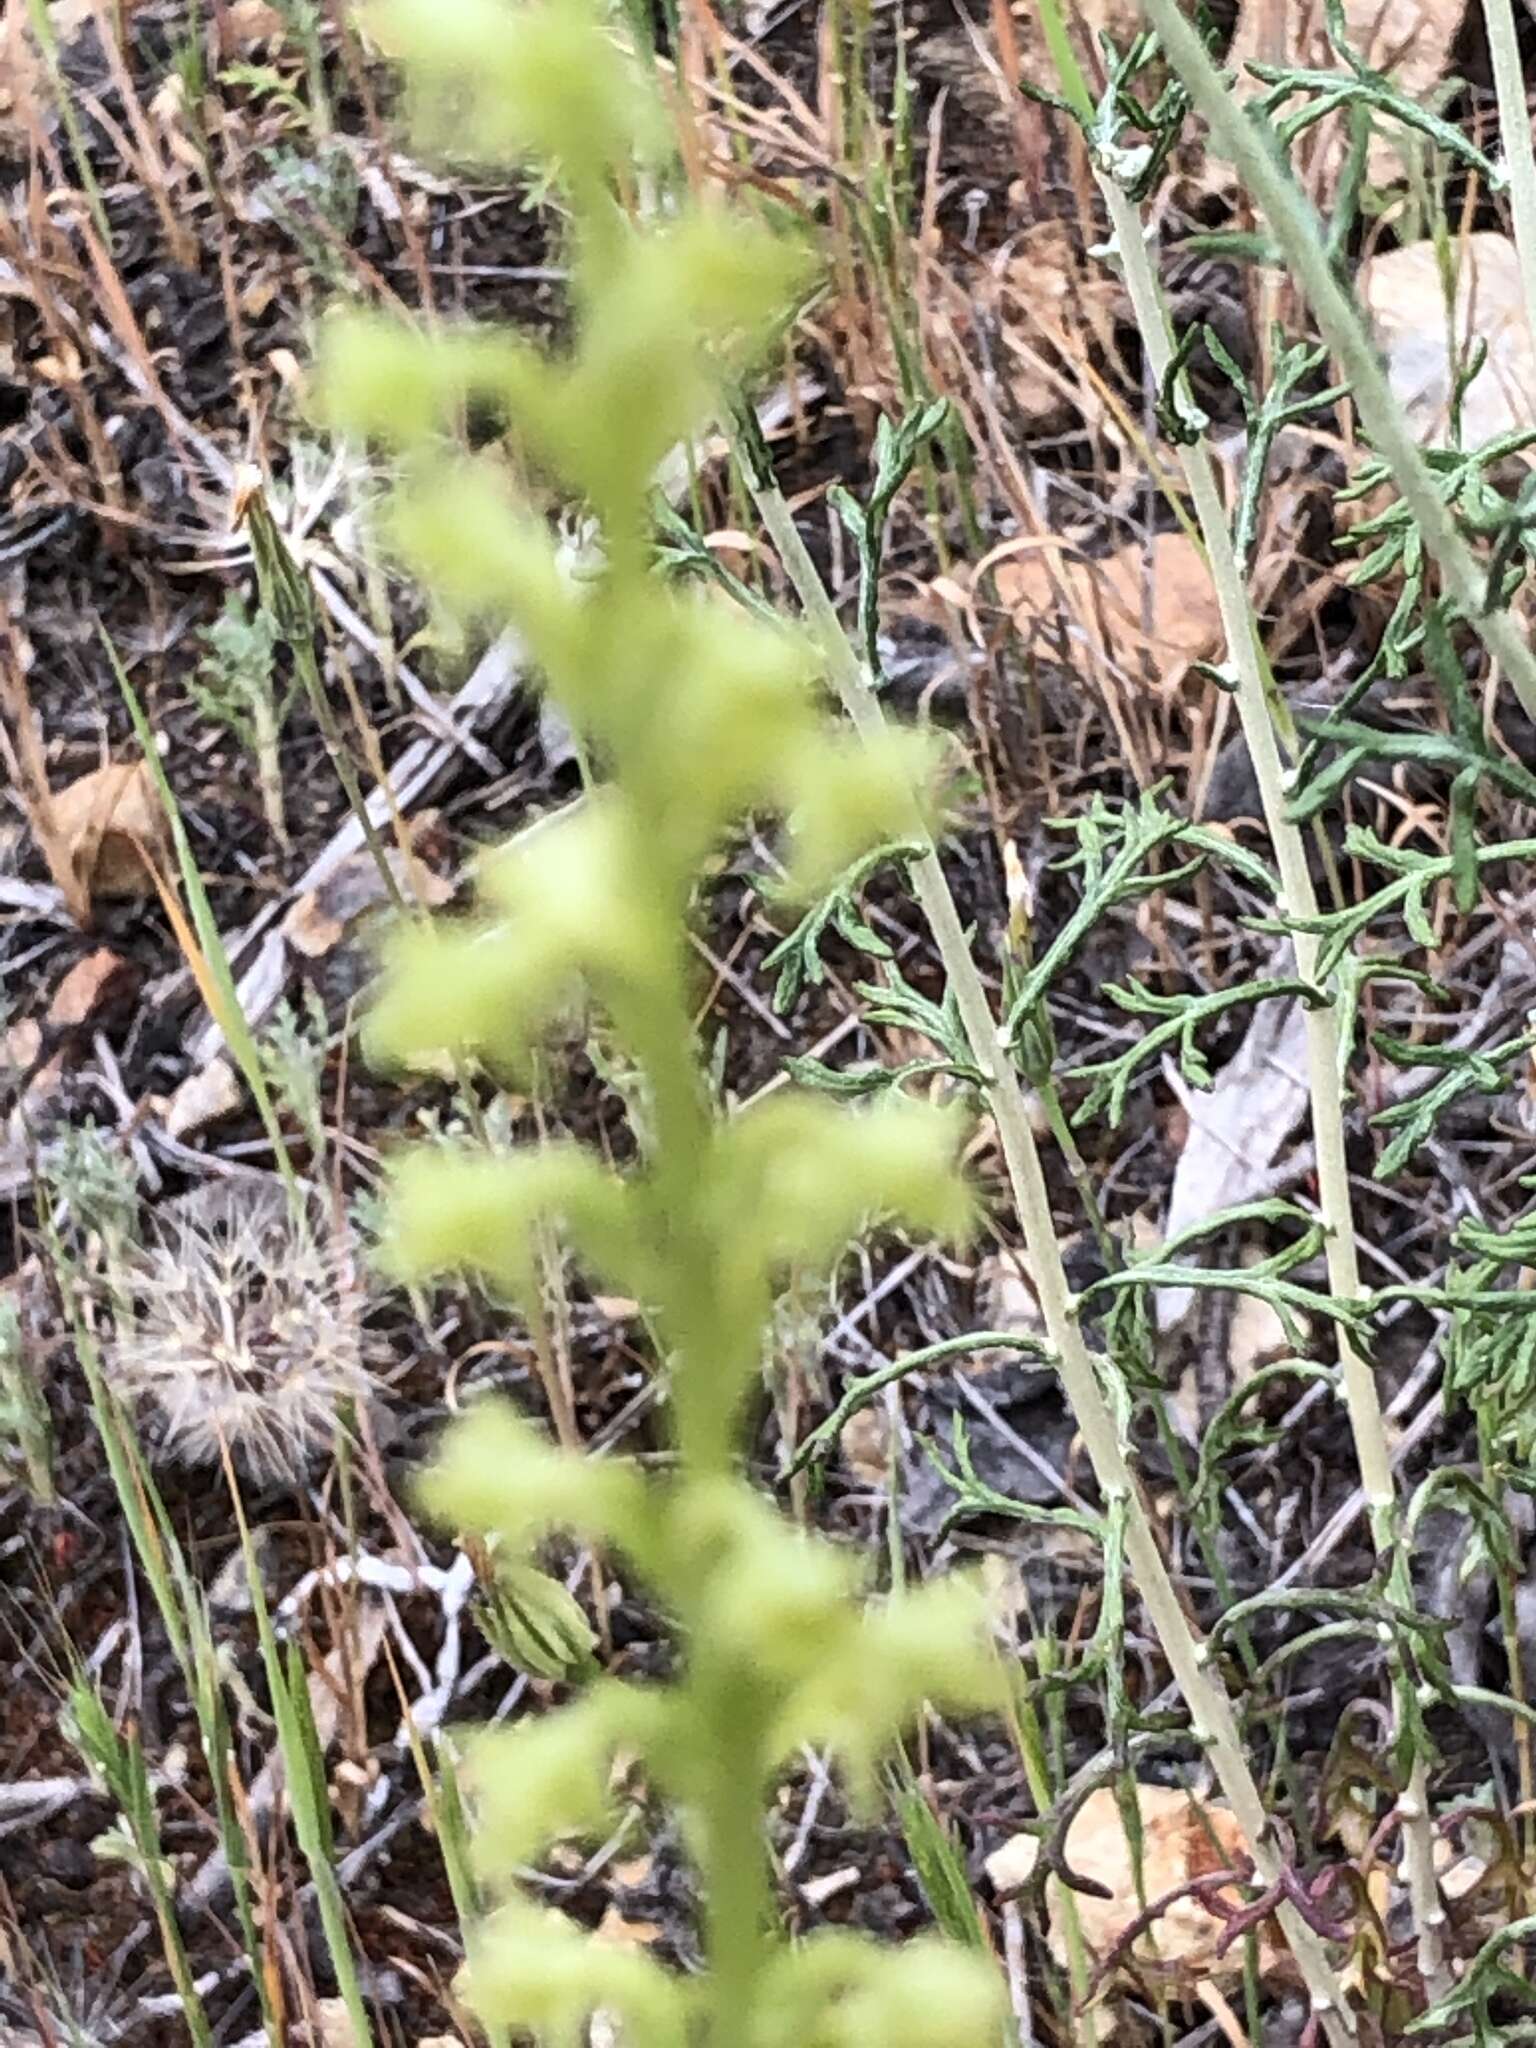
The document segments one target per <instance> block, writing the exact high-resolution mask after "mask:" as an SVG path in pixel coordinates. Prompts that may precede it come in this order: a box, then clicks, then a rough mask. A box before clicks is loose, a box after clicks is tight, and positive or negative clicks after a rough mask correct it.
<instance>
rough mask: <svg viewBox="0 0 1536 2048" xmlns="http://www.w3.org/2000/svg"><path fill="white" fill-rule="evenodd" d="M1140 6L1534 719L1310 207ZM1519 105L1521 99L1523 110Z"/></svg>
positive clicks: (1188, 37)
mask: <svg viewBox="0 0 1536 2048" xmlns="http://www.w3.org/2000/svg"><path fill="white" fill-rule="evenodd" d="M1142 6H1143V9H1144V11H1145V14H1146V17H1147V19H1148V21H1149V22H1150V23H1151V25H1152V26H1153V27H1154V28H1155V29H1156V30H1157V33H1158V35H1159V37H1160V38H1161V40H1162V44H1163V48H1164V50H1165V51H1166V52H1167V55H1168V61H1169V63H1170V64H1171V65H1172V66H1173V68H1174V70H1175V71H1176V72H1177V73H1178V74H1179V76H1180V78H1181V79H1182V80H1183V82H1184V86H1185V88H1186V90H1187V91H1188V93H1189V96H1190V99H1191V101H1192V102H1193V104H1194V106H1195V107H1196V109H1197V110H1198V111H1199V112H1200V113H1201V114H1202V115H1204V117H1205V119H1206V121H1207V123H1208V124H1209V126H1210V131H1211V136H1212V139H1213V141H1214V142H1215V144H1216V145H1217V147H1218V148H1219V149H1220V151H1221V154H1222V155H1223V156H1225V157H1227V158H1229V159H1230V161H1231V162H1232V163H1233V164H1235V165H1236V167H1237V171H1238V174H1239V176H1240V177H1241V179H1242V183H1243V188H1244V190H1245V191H1246V192H1247V194H1248V196H1249V198H1250V199H1251V200H1253V201H1254V203H1255V204H1256V205H1257V206H1258V207H1259V208H1260V209H1261V210H1262V212H1263V213H1264V214H1265V216H1266V217H1267V219H1268V221H1269V225H1270V230H1271V232H1272V233H1273V235H1274V237H1275V240H1276V241H1277V242H1278V243H1279V245H1280V248H1281V251H1282V253H1283V255H1284V259H1285V262H1286V263H1287V265H1288V266H1289V268H1290V270H1291V272H1292V273H1293V275H1294V276H1295V277H1296V278H1297V280H1298V281H1299V282H1300V284H1301V287H1302V290H1303V291H1304V292H1305V293H1306V295H1307V298H1308V299H1309V300H1310V302H1311V305H1312V311H1313V313H1314V315H1315V316H1316V319H1317V324H1318V328H1319V330H1320V332H1321V334H1322V336H1323V339H1324V340H1325V341H1326V342H1327V343H1328V346H1329V347H1330V348H1331V349H1332V351H1333V353H1334V355H1335V356H1336V357H1337V358H1338V361H1339V364H1340V367H1341V369H1342V370H1343V373H1344V375H1345V377H1346V378H1347V379H1348V382H1349V387H1350V390H1351V392H1352V393H1353V395H1354V401H1355V404H1356V406H1357V407H1358V409H1359V413H1360V417H1361V420H1362V421H1363V422H1364V425H1365V429H1366V432H1367V433H1368V434H1369V435H1370V437H1371V441H1372V443H1373V445H1374V446H1375V448H1376V449H1377V450H1378V452H1379V453H1380V455H1381V457H1382V459H1383V460H1384V461H1385V462H1386V464H1387V466H1388V467H1389V469H1390V470H1391V472H1392V477H1393V481H1394V482H1395V483H1396V485H1397V488H1398V490H1399V491H1400V492H1401V493H1402V496H1403V499H1404V502H1405V503H1406V504H1407V506H1408V508H1409V510H1410V511H1411V512H1412V514H1413V517H1414V520H1415V522H1416V523H1417V525H1418V528H1419V532H1420V534H1421V535H1422V537H1423V541H1424V548H1425V552H1426V553H1427V554H1429V555H1430V556H1431V557H1432V558H1433V560H1434V561H1435V563H1436V564H1437V565H1438V567H1439V570H1440V575H1441V579H1442V581H1443V583H1444V586H1445V589H1446V591H1447V592H1448V593H1449V595H1450V596H1451V597H1452V598H1453V599H1454V600H1455V603H1456V605H1457V606H1458V608H1459V609H1460V611H1461V612H1462V614H1463V616H1464V617H1465V618H1466V621H1467V623H1468V625H1469V626H1471V628H1472V630H1473V632H1475V633H1476V634H1477V636H1478V638H1479V639H1480V640H1481V641H1482V643H1483V645H1484V646H1485V647H1486V648H1487V650H1488V652H1489V654H1490V655H1491V656H1492V658H1493V660H1494V661H1496V662H1497V663H1498V665H1499V667H1500V668H1501V669H1502V670H1503V672H1504V674H1505V675H1506V676H1507V677H1508V678H1509V681H1510V684H1511V686H1512V687H1513V689H1514V692H1515V694H1516V696H1517V697H1518V698H1519V699H1520V703H1521V705H1522V707H1523V708H1524V710H1525V712H1526V714H1527V716H1528V717H1531V718H1536V654H1533V653H1532V651H1531V649H1530V648H1529V647H1528V646H1527V644H1526V641H1525V637H1524V635H1523V633H1522V631H1521V629H1520V627H1519V625H1518V623H1517V622H1516V620H1515V619H1514V618H1513V617H1511V615H1510V614H1509V613H1508V612H1507V611H1485V610H1484V609H1483V603H1484V587H1483V586H1484V576H1483V572H1482V570H1481V569H1480V568H1479V566H1478V563H1477V560H1476V557H1475V556H1474V555H1473V553H1472V551H1471V549H1470V548H1469V547H1468V546H1467V545H1466V543H1465V541H1463V539H1462V538H1461V535H1460V534H1459V533H1458V532H1457V531H1456V528H1455V525H1454V524H1453V522H1452V520H1451V516H1450V513H1449V512H1448V511H1447V509H1446V507H1445V506H1444V504H1443V503H1442V502H1441V499H1440V495H1439V493H1438V492H1437V490H1436V489H1435V484H1434V479H1433V477H1432V476H1431V474H1430V470H1429V467H1428V465H1427V464H1426V462H1425V461H1424V458H1423V455H1422V454H1421V453H1420V451H1419V448H1418V445H1417V443H1416V442H1415V440H1414V438H1413V435H1412V433H1411V431H1410V430H1409V427H1408V423H1407V421H1406V419H1405V418H1404V416H1403V412H1402V408H1401V407H1400V406H1399V405H1398V403H1397V400H1396V399H1395V398H1394V397H1393V395H1392V391H1391V387H1390V386H1389V385H1388V383H1387V379H1386V376H1385V373H1384V372H1383V370H1382V368H1381V365H1380V363H1379V362H1378V360H1377V356H1376V351H1375V348H1374V347H1373V345H1372V342H1371V337H1370V335H1369V333H1368V332H1367V330H1366V326H1365V323H1364V321H1363V320H1362V319H1361V317H1360V314H1359V312H1358V311H1357V310H1356V308H1355V305H1354V303H1353V301H1352V300H1351V298H1350V295H1349V293H1348V292H1347V291H1346V290H1345V289H1344V287H1343V285H1341V284H1340V282H1339V280H1338V278H1337V277H1336V276H1335V275H1334V272H1333V267H1332V265H1331V263H1330V261H1329V258H1328V253H1327V249H1326V246H1325V243H1324V239H1323V233H1322V228H1321V224H1320V223H1319V221H1318V218H1317V214H1316V212H1315V211H1314V209H1313V207H1312V205H1311V203H1310V201H1309V200H1308V199H1307V197H1306V195H1305V194H1304V193H1303V192H1302V190H1301V188H1300V186H1299V185H1297V183H1296V182H1295V179H1294V178H1293V177H1292V176H1291V174H1290V172H1289V170H1288V169H1287V168H1286V167H1285V165H1284V164H1283V163H1282V162H1281V161H1280V160H1279V157H1278V155H1277V153H1276V150H1275V147H1274V144H1273V142H1272V141H1271V139H1270V138H1269V137H1268V136H1267V135H1266V134H1265V133H1264V131H1263V129H1262V128H1261V127H1260V126H1259V125H1258V123H1257V121H1256V120H1255V118H1254V117H1253V115H1252V114H1251V113H1250V112H1249V111H1248V110H1247V109H1245V108H1244V107H1243V105H1242V104H1241V102H1240V101H1238V100H1237V99H1236V98H1235V97H1234V95H1233V93H1232V90H1231V87H1230V85H1229V84H1228V83H1227V82H1225V81H1224V80H1223V78H1222V76H1221V73H1220V72H1219V71H1218V70H1217V68H1216V66H1215V65H1214V64H1213V63H1212V62H1211V59H1210V57H1209V56H1208V55H1207V53H1206V50H1205V46H1204V44H1203V43H1202V41H1201V39H1200V37H1199V35H1198V34H1197V32H1196V31H1195V30H1194V29H1193V28H1192V27H1191V26H1190V24H1189V23H1188V21H1186V20H1185V18H1184V15H1183V14H1182V12H1181V11H1180V8H1179V5H1178V0H1142ZM1523 97H1524V96H1523V93H1522V94H1521V100H1522V105H1523ZM1508 132H1509V130H1508V124H1507V123H1506V134H1508Z"/></svg>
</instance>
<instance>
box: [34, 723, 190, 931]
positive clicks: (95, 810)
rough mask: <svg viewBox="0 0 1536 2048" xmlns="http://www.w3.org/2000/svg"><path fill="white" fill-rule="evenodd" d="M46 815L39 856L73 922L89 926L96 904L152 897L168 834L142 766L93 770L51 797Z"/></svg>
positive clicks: (124, 763)
mask: <svg viewBox="0 0 1536 2048" xmlns="http://www.w3.org/2000/svg"><path fill="white" fill-rule="evenodd" d="M48 811H49V821H48V837H49V840H50V842H51V843H50V845H49V846H48V847H46V848H45V849H44V851H45V852H46V853H47V856H48V864H49V866H50V868H51V869H52V870H53V879H54V881H55V882H56V883H57V884H58V886H59V888H60V889H62V890H63V892H64V898H65V901H66V903H67V904H68V906H69V911H70V915H71V916H72V917H74V919H75V920H76V922H77V923H79V924H82V925H85V924H89V922H90V917H91V906H92V904H93V903H94V902H96V901H98V900H104V899H106V898H108V897H113V896H148V895H152V894H153V893H154V888H155V882H154V871H155V867H156V865H157V864H158V862H159V860H160V858H161V856H162V855H163V854H164V853H165V852H166V850H167V848H168V845H169V833H168V832H167V829H166V823H165V813H164V811H162V810H161V808H160V802H159V798H158V797H157V796H156V794H155V785H154V782H153V780H152V779H151V777H150V773H149V770H148V769H147V768H146V767H145V765H144V763H143V762H142V761H115V762H109V763H108V764H107V766H106V767H104V768H93V769H92V770H91V772H90V774H89V775H82V776H80V777H79V779H78V780H77V781H75V782H71V783H69V784H68V785H67V786H66V787H65V788H64V789H61V790H60V791H59V792H58V793H57V795H55V796H53V797H51V798H50V799H49V802H48Z"/></svg>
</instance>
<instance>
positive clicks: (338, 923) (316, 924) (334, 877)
mask: <svg viewBox="0 0 1536 2048" xmlns="http://www.w3.org/2000/svg"><path fill="white" fill-rule="evenodd" d="M427 822H428V821H422V823H421V824H418V826H417V828H416V832H415V833H414V834H413V838H414V839H419V838H421V837H422V836H423V835H424V827H425V824H426V823H427ZM385 859H386V860H387V861H388V863H389V870H390V873H391V874H392V875H393V876H394V879H395V883H396V886H397V887H398V889H399V890H400V893H401V895H402V896H403V897H404V898H405V900H406V901H407V902H408V903H409V902H415V903H417V904H419V905H420V906H421V907H422V908H423V909H426V910H438V909H441V907H442V906H443V904H445V903H448V902H450V901H451V900H452V898H453V884H452V882H450V881H448V880H447V879H446V878H445V877H444V876H442V875H439V874H437V873H435V872H434V870H433V869H431V868H429V867H428V866H427V865H426V863H425V861H424V860H422V859H421V858H420V856H419V855H418V854H416V853H415V851H414V848H413V851H412V854H411V856H410V858H409V859H407V858H406V856H404V855H403V854H402V853H401V852H400V850H399V848H398V847H390V848H389V849H388V850H387V852H386V854H385ZM388 898H389V891H388V889H387V888H386V886H385V883H384V877H383V875H382V874H380V872H379V865H378V862H377V861H376V860H375V859H374V857H373V855H372V854H371V853H367V852H364V853H354V854H351V855H349V856H348V858H347V859H346V860H344V861H343V862H342V863H341V865H340V866H339V867H338V868H336V869H335V871H334V872H333V873H331V874H329V875H327V876H326V878H325V880H324V881H323V882H321V883H320V884H319V885H318V886H317V887H316V888H313V889H309V890H306V891H305V893H304V894H303V895H302V896H301V897H300V898H299V899H298V901H297V902H296V903H295V904H294V906H293V908H292V909H291V910H290V911H289V913H288V915H287V916H286V917H285V918H284V920H283V935H284V937H285V938H286V939H287V940H288V942H289V944H290V945H291V946H293V947H294V949H295V950H296V951H297V952H300V953H302V954H303V955H304V956H305V958H306V959H309V960H319V959H323V958H324V956H325V955H326V954H327V953H329V952H330V951H331V950H332V948H333V947H335V946H338V945H339V944H340V943H341V941H342V940H343V939H344V938H345V937H346V935H347V932H348V930H349V928H350V927H351V926H352V925H353V924H355V923H356V922H357V920H358V919H359V918H360V917H363V916H365V915H366V914H367V912H368V911H370V910H373V909H376V908H377V907H378V906H379V905H380V904H381V903H384V902H386V901H388Z"/></svg>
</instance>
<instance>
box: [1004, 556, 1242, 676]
mask: <svg viewBox="0 0 1536 2048" xmlns="http://www.w3.org/2000/svg"><path fill="white" fill-rule="evenodd" d="M994 575H995V578H996V583H997V591H998V595H999V597H1000V598H1001V599H1002V601H1003V603H1004V604H1006V605H1007V606H1008V608H1009V610H1010V611H1011V612H1012V614H1013V623H1014V627H1015V630H1016V631H1017V632H1019V633H1020V634H1022V635H1023V636H1024V637H1026V638H1032V637H1034V635H1035V634H1037V633H1038V632H1039V631H1040V629H1041V628H1042V626H1043V627H1046V628H1047V629H1049V628H1051V627H1052V626H1053V625H1054V622H1055V621H1056V620H1057V618H1058V617H1060V616H1062V615H1065V616H1066V617H1067V618H1068V619H1069V620H1072V621H1075V622H1076V623H1077V624H1078V626H1079V627H1080V629H1081V630H1082V631H1083V632H1086V633H1089V634H1091V635H1092V637H1093V640H1094V643H1095V645H1096V646H1097V647H1098V648H1099V650H1100V652H1101V654H1102V655H1103V656H1104V657H1105V658H1106V659H1108V660H1109V661H1111V662H1112V663H1113V664H1114V665H1115V666H1116V667H1117V668H1123V669H1124V668H1128V669H1136V668H1139V667H1140V664H1141V659H1142V657H1143V656H1144V655H1145V656H1148V657H1150V659H1151V661H1152V664H1153V666H1154V668H1155V669H1156V670H1157V671H1158V672H1159V673H1158V679H1157V687H1158V688H1161V689H1173V688H1175V687H1176V686H1177V685H1178V684H1179V683H1180V682H1181V681H1182V680H1183V678H1184V675H1185V673H1186V671H1187V670H1188V668H1189V664H1190V663H1191V662H1192V661H1204V660H1209V659H1210V658H1211V657H1212V656H1214V655H1216V654H1218V653H1219V652H1220V649H1221V645H1222V635H1221V614H1220V612H1219V611H1218V609H1217V605H1216V593H1215V590H1214V588H1213V587H1212V584H1211V574H1210V570H1209V568H1208V567H1207V566H1206V561H1205V557H1204V555H1203V554H1202V553H1201V551H1200V549H1199V548H1198V547H1197V546H1196V544H1195V543H1194V541H1192V540H1191V539H1190V538H1189V536H1188V535H1187V534H1185V533H1160V534H1158V535H1157V536H1156V537H1155V538H1154V539H1153V542H1152V545H1151V548H1150V550H1147V549H1145V548H1143V547H1142V546H1141V545H1140V543H1139V542H1133V543H1132V544H1131V545H1130V546H1129V547H1123V548H1119V549H1117V550H1116V552H1115V553H1114V554H1112V555H1106V556H1105V557H1104V558H1103V560H1102V561H1095V562H1085V561H1082V560H1080V559H1078V558H1077V557H1075V556H1072V555H1069V554H1067V553H1066V552H1065V550H1064V549H1062V548H1060V547H1058V546H1057V545H1056V544H1054V543H1053V544H1051V545H1050V546H1049V547H1048V548H1037V549H1034V550H1032V551H1030V552H1028V553H1022V552H1021V553H1019V554H1016V555H1013V556H1011V557H1010V558H1009V559H1008V560H1006V561H1002V562H999V563H997V565H996V567H995V570H994ZM1144 593H1145V597H1146V599H1147V602H1146V603H1145V604H1144ZM1148 626H1150V631H1148V630H1147V627H1148Z"/></svg>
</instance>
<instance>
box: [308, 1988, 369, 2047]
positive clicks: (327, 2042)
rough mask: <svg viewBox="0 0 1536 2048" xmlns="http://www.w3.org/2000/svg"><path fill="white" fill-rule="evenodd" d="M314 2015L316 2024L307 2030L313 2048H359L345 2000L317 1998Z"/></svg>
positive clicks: (355, 2031) (355, 2030)
mask: <svg viewBox="0 0 1536 2048" xmlns="http://www.w3.org/2000/svg"><path fill="white" fill-rule="evenodd" d="M314 2013H315V2017H314V2024H313V2026H311V2027H309V2028H308V2029H307V2030H306V2031H307V2033H308V2035H309V2039H310V2042H311V2044H312V2048H359V2044H358V2039H357V2029H356V2028H355V2027H354V2026H353V2024H352V2015H351V2013H350V2012H348V2010H347V2001H346V2000H345V1999H344V1998H317V1999H316V2000H315V2007H314Z"/></svg>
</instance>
